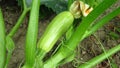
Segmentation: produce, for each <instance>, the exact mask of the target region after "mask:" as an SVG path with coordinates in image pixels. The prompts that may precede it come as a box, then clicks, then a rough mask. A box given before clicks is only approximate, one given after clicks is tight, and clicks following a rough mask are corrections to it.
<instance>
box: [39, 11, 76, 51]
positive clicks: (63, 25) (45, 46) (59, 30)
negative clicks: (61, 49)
mask: <svg viewBox="0 0 120 68" xmlns="http://www.w3.org/2000/svg"><path fill="white" fill-rule="evenodd" d="M73 21H74V17H73V15H72V14H71V13H70V12H69V11H64V12H62V13H60V14H58V15H57V16H56V17H55V18H54V19H53V20H52V21H51V22H50V24H49V25H48V27H47V28H46V30H45V32H44V34H43V35H42V37H41V39H40V40H39V41H38V48H40V50H43V51H45V52H49V51H50V50H51V49H52V47H53V46H54V44H55V43H56V42H57V40H58V39H59V38H60V37H61V36H62V35H63V34H64V33H65V32H66V31H67V30H68V28H69V27H70V26H71V25H72V23H73Z"/></svg>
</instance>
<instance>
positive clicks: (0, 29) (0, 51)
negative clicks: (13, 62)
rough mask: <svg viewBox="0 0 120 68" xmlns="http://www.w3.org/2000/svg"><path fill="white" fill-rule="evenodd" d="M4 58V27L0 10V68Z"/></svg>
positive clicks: (2, 65)
mask: <svg viewBox="0 0 120 68" xmlns="http://www.w3.org/2000/svg"><path fill="white" fill-rule="evenodd" d="M5 58H6V48H5V25H4V20H3V15H2V11H1V8H0V68H4V65H5Z"/></svg>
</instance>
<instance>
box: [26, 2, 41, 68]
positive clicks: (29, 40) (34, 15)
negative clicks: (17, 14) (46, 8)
mask: <svg viewBox="0 0 120 68" xmlns="http://www.w3.org/2000/svg"><path fill="white" fill-rule="evenodd" d="M39 8H40V0H33V2H32V6H31V12H30V20H29V25H28V30H27V35H26V44H25V60H26V63H25V66H28V67H29V68H32V67H33V65H34V62H35V55H36V45H37V44H36V42H37V34H38V17H39Z"/></svg>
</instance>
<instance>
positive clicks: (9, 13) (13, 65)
mask: <svg viewBox="0 0 120 68" xmlns="http://www.w3.org/2000/svg"><path fill="white" fill-rule="evenodd" d="M2 11H3V15H4V20H5V26H6V34H7V33H8V32H9V31H10V30H11V28H12V27H13V26H14V25H15V23H16V21H17V19H18V18H19V16H20V14H21V11H22V10H21V9H20V7H18V6H17V5H8V4H4V5H3V4H2ZM53 17H54V15H53V16H51V17H48V18H47V19H42V20H40V21H39V34H38V35H39V37H40V36H41V35H42V33H43V32H44V30H45V28H46V26H47V25H48V24H49V22H50V20H51V19H52V18H53ZM28 19H29V16H27V17H26V18H25V20H24V22H23V24H22V25H21V27H20V29H19V30H18V32H17V33H16V34H15V36H14V38H13V40H14V42H15V50H14V52H13V54H12V58H11V60H10V63H9V66H8V68H19V66H20V65H21V64H23V63H24V55H25V54H24V47H25V35H26V29H27V25H28ZM116 28H120V15H118V16H116V17H115V18H114V19H112V20H111V21H109V23H108V24H106V25H105V26H104V27H102V28H101V29H99V30H98V31H97V32H95V33H94V34H93V35H91V36H90V37H88V38H86V39H84V40H83V41H82V43H81V44H79V46H78V47H77V48H76V57H75V58H74V60H73V61H72V62H70V63H67V64H65V65H63V66H60V68H75V67H77V66H79V65H80V64H81V63H85V62H86V61H88V60H90V59H91V58H93V57H95V56H97V55H99V54H101V53H103V49H102V48H101V44H102V45H103V47H104V48H105V50H108V49H110V48H112V47H114V46H115V45H117V44H120V32H118V31H116ZM111 32H115V33H116V34H118V35H119V37H118V38H116V39H115V38H114V37H113V36H112V35H111V34H110V33H111ZM111 58H112V59H110V61H111V60H113V61H114V63H115V64H117V65H118V66H119V68H120V52H119V53H116V54H114V55H113V56H111ZM95 68H110V64H109V62H108V60H105V61H103V62H102V63H100V64H98V65H97V66H96V67H95Z"/></svg>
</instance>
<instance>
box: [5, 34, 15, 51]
mask: <svg viewBox="0 0 120 68" xmlns="http://www.w3.org/2000/svg"><path fill="white" fill-rule="evenodd" d="M6 48H7V51H8V52H13V50H14V48H15V44H14V41H13V40H12V38H11V37H9V36H7V37H6Z"/></svg>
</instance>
